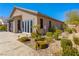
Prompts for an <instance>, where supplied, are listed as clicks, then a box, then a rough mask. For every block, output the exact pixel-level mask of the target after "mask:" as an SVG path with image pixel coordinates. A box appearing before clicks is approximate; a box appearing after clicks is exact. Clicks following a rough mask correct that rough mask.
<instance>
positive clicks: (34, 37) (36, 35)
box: [31, 33, 41, 41]
mask: <svg viewBox="0 0 79 59" xmlns="http://www.w3.org/2000/svg"><path fill="white" fill-rule="evenodd" d="M31 36H32V38H33V39H34V40H35V41H38V40H40V39H41V35H40V34H37V33H32V34H31Z"/></svg>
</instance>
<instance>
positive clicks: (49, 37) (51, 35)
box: [46, 32, 53, 42]
mask: <svg viewBox="0 0 79 59" xmlns="http://www.w3.org/2000/svg"><path fill="white" fill-rule="evenodd" d="M52 37H53V33H52V32H47V33H46V40H47V41H48V42H51V41H52Z"/></svg>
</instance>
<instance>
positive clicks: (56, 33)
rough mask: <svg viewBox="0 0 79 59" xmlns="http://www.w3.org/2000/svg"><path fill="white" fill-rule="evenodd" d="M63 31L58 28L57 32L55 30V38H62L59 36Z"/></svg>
mask: <svg viewBox="0 0 79 59" xmlns="http://www.w3.org/2000/svg"><path fill="white" fill-rule="evenodd" d="M61 33H62V31H61V30H56V31H55V32H54V38H55V39H56V40H60V39H59V38H58V37H59V35H60V34H61Z"/></svg>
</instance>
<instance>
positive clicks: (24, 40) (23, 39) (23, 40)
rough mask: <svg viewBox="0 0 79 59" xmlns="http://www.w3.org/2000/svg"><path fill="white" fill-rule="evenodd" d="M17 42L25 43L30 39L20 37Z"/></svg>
mask: <svg viewBox="0 0 79 59" xmlns="http://www.w3.org/2000/svg"><path fill="white" fill-rule="evenodd" d="M18 40H19V41H20V42H26V41H30V39H29V38H28V37H21V38H18Z"/></svg>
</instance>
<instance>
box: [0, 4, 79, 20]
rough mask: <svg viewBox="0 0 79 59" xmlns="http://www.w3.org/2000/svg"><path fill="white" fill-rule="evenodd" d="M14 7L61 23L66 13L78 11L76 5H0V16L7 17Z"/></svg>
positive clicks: (78, 5)
mask: <svg viewBox="0 0 79 59" xmlns="http://www.w3.org/2000/svg"><path fill="white" fill-rule="evenodd" d="M14 6H18V7H22V8H27V9H31V10H36V11H38V12H41V13H43V14H46V15H48V16H50V17H52V18H55V19H58V20H61V21H64V20H65V13H66V12H68V11H72V10H79V4H77V3H73V4H71V3H69V4H68V3H2V4H1V3H0V16H4V17H8V16H9V15H10V13H11V12H12V10H13V7H14Z"/></svg>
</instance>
